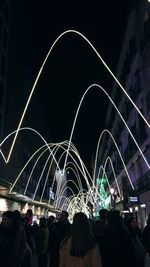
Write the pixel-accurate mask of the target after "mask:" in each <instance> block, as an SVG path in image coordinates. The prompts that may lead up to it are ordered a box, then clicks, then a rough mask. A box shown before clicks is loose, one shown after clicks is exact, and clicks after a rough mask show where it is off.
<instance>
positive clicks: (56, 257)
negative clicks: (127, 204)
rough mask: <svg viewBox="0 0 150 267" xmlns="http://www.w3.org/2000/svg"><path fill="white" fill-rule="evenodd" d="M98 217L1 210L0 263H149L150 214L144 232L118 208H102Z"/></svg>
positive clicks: (5, 266) (100, 266)
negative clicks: (37, 217) (43, 215)
mask: <svg viewBox="0 0 150 267" xmlns="http://www.w3.org/2000/svg"><path fill="white" fill-rule="evenodd" d="M99 215H100V216H99V219H98V220H96V221H95V220H92V219H89V218H88V217H87V215H86V214H84V213H83V212H77V213H75V215H74V217H73V222H72V223H70V222H69V219H68V216H69V214H68V212H67V211H62V212H61V213H60V216H59V218H57V220H56V218H55V217H54V216H52V215H51V216H50V217H49V218H48V219H47V218H40V221H39V225H38V224H37V223H36V222H33V213H32V210H31V209H28V210H27V212H26V214H24V215H22V214H21V213H20V212H19V211H18V210H15V211H6V212H4V213H3V214H2V221H1V224H0V266H1V267H34V265H33V258H34V257H35V256H36V257H37V261H38V267H41V266H42V267H133V266H136V267H145V264H146V263H145V259H146V257H147V258H148V259H149V256H150V216H149V217H148V220H147V225H146V226H145V228H144V230H141V229H140V228H139V226H138V221H137V218H136V217H134V216H133V215H132V216H130V217H128V218H126V219H125V218H123V217H122V216H121V214H120V212H119V211H118V210H110V211H108V210H106V209H101V210H100V212H99Z"/></svg>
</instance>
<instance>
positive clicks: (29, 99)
mask: <svg viewBox="0 0 150 267" xmlns="http://www.w3.org/2000/svg"><path fill="white" fill-rule="evenodd" d="M69 33H75V34H77V35H79V36H80V37H82V38H83V39H84V40H85V41H86V42H87V43H88V44H89V45H90V47H91V48H92V49H93V51H94V52H95V53H96V55H97V56H98V58H99V59H100V61H101V62H102V64H103V65H104V66H105V67H106V69H107V70H108V72H109V73H110V74H111V76H112V77H113V78H114V80H115V81H116V82H117V84H118V85H119V87H120V88H121V89H122V91H123V92H124V94H125V95H126V96H127V98H128V99H129V100H130V102H131V103H132V105H133V106H134V107H135V109H136V110H137V112H138V113H139V114H140V116H141V117H142V119H143V120H144V122H145V123H146V124H147V126H148V127H149V128H150V124H149V123H148V121H147V120H146V118H145V117H144V115H143V114H142V113H141V111H140V110H139V109H138V107H137V106H136V104H135V103H134V101H133V100H132V99H131V97H130V96H129V95H128V93H127V92H126V90H125V89H124V87H123V86H122V85H121V84H120V82H119V81H118V79H117V78H116V76H115V75H114V74H113V72H112V71H111V70H110V68H109V67H108V65H107V64H106V62H105V61H104V60H103V58H102V57H101V56H100V54H99V53H98V51H97V50H96V49H95V47H94V46H93V45H92V43H91V42H90V41H89V40H88V39H87V38H86V37H85V36H84V35H83V34H82V33H80V32H79V31H76V30H67V31H64V32H63V33H61V34H60V35H59V36H58V37H57V38H56V40H55V41H54V43H53V44H52V46H51V47H50V49H49V51H48V53H47V55H46V57H45V59H44V61H43V64H42V66H41V68H40V70H39V72H38V75H37V77H36V79H35V82H34V84H33V87H32V89H31V92H30V94H29V97H28V100H27V103H26V105H25V108H24V110H23V113H22V115H21V119H20V121H19V124H18V128H17V130H16V134H15V136H14V139H13V142H12V145H11V147H10V151H9V153H8V157H5V156H4V153H3V152H2V150H1V149H0V153H1V155H2V157H3V159H4V160H5V162H6V163H8V162H9V159H10V157H11V154H12V151H13V148H14V145H15V142H16V139H17V136H18V133H19V130H20V128H21V125H22V122H23V119H24V117H25V114H26V111H27V109H28V106H29V103H30V101H31V98H32V95H33V93H34V90H35V87H36V85H37V82H38V80H39V78H40V76H41V73H42V70H43V68H44V66H45V64H46V62H47V59H48V58H49V55H50V53H51V51H52V50H53V48H54V46H55V45H56V43H57V42H58V41H59V39H61V38H62V37H63V36H64V35H66V34H69ZM72 135H73V130H72V132H71V135H70V141H71V140H72ZM68 151H69V146H68ZM66 161H67V159H66ZM66 161H65V163H66Z"/></svg>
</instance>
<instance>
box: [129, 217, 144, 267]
mask: <svg viewBox="0 0 150 267" xmlns="http://www.w3.org/2000/svg"><path fill="white" fill-rule="evenodd" d="M128 232H129V235H130V238H131V241H132V244H133V253H134V258H135V261H134V266H136V267H144V265H145V255H146V249H145V248H144V246H143V243H142V232H141V230H140V229H139V227H138V221H137V218H136V217H133V216H132V217H131V218H129V219H128Z"/></svg>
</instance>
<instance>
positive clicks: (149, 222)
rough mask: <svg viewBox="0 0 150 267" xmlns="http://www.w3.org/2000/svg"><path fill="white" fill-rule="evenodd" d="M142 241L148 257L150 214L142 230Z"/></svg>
mask: <svg viewBox="0 0 150 267" xmlns="http://www.w3.org/2000/svg"><path fill="white" fill-rule="evenodd" d="M142 239H143V244H144V246H145V248H146V250H147V252H148V254H149V256H150V214H149V216H148V220H147V224H146V226H145V227H144V230H143V234H142Z"/></svg>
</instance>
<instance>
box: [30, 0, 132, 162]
mask: <svg viewBox="0 0 150 267" xmlns="http://www.w3.org/2000/svg"><path fill="white" fill-rule="evenodd" d="M87 2H88V3H87ZM128 2H131V1H128V0H121V1H117V0H116V1H80V3H79V4H77V3H76V1H70V2H69V1H47V0H44V1H36V0H32V1H31V2H30V14H29V20H30V25H31V27H30V38H31V42H30V43H31V51H32V64H33V66H32V67H33V73H34V76H36V75H37V72H38V70H39V69H40V66H41V64H42V62H43V60H44V58H45V56H46V54H47V52H48V50H49V48H50V46H51V45H52V43H53V42H54V41H55V39H56V38H57V37H58V36H59V34H61V33H62V32H63V31H65V30H69V29H73V30H77V31H80V32H81V33H82V34H84V35H85V36H86V37H87V38H88V39H89V40H90V42H91V43H92V44H93V45H94V47H95V48H96V49H97V51H98V52H99V53H100V55H101V56H102V57H103V59H104V60H105V62H106V63H107V64H108V65H109V67H110V68H111V69H112V71H113V72H114V73H115V71H116V66H117V61H118V58H119V54H120V49H121V45H122V41H123V36H124V33H125V26H126V21H127V15H128V13H129V3H128ZM92 83H98V84H100V85H101V86H103V87H104V88H105V89H107V91H108V92H109V93H111V89H112V85H113V80H112V78H111V76H110V74H109V73H108V71H107V70H106V69H105V68H104V66H102V63H101V62H100V61H99V59H98V58H97V56H96V55H95V53H94V51H92V49H91V48H90V47H89V45H88V44H87V43H86V42H85V41H84V40H83V39H82V38H81V37H80V36H78V35H76V34H72V33H70V34H68V35H66V36H64V37H63V38H62V39H61V40H59V42H58V43H57V45H56V46H55V48H54V49H53V52H52V54H51V55H50V57H49V59H48V62H47V64H46V66H45V68H44V71H43V74H42V76H41V78H40V81H39V83H38V92H39V95H40V98H41V101H42V104H43V107H44V112H45V116H46V118H47V122H48V127H49V130H50V136H51V139H52V141H53V142H59V141H63V140H66V139H69V137H70V133H71V128H72V125H73V120H74V117H75V113H76V110H77V108H78V105H79V102H80V99H81V97H82V95H83V93H84V92H85V90H86V89H87V88H88V86H90V85H91V84H92ZM107 107H108V101H107V99H106V97H105V96H104V95H103V94H102V93H100V91H98V89H95V88H93V89H92V90H91V91H90V92H89V93H88V94H87V95H86V97H85V99H84V101H83V104H82V106H81V110H80V113H79V117H78V119H77V124H76V127H75V132H74V135H73V139H72V141H73V143H74V144H75V146H76V147H77V149H78V151H79V152H80V155H81V157H82V158H83V160H84V161H85V163H86V164H87V165H89V162H90V160H91V157H92V154H93V153H94V152H95V149H96V144H97V141H98V137H99V135H100V133H101V130H102V129H104V128H105V117H106V113H107Z"/></svg>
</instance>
